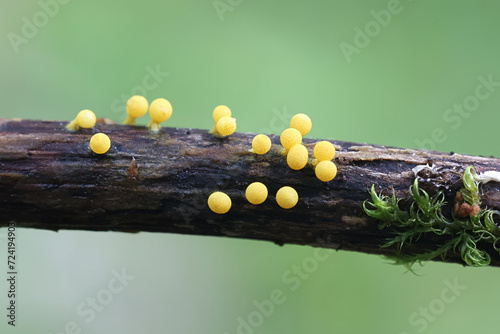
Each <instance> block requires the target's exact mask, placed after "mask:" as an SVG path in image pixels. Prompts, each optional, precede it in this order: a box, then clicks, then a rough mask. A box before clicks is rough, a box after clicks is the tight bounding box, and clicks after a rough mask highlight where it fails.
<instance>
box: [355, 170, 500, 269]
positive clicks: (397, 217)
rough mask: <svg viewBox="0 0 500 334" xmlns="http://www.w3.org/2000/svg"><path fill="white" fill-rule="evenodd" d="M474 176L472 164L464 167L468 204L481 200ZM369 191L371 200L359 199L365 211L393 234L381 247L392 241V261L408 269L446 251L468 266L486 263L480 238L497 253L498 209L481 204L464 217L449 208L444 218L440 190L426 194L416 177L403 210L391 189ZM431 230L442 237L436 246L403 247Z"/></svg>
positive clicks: (498, 233)
mask: <svg viewBox="0 0 500 334" xmlns="http://www.w3.org/2000/svg"><path fill="white" fill-rule="evenodd" d="M476 180H477V175H476V172H475V170H474V168H473V167H467V169H466V170H465V172H464V175H463V185H464V186H463V188H462V189H460V193H461V195H462V197H463V199H464V202H465V203H467V204H469V205H470V206H474V205H476V206H479V205H480V204H481V201H480V195H479V182H478V181H476ZM370 194H371V198H372V200H371V202H370V201H365V203H363V208H364V210H365V212H366V214H367V215H368V216H370V217H373V218H376V219H378V220H379V221H380V222H379V225H378V227H379V229H384V228H391V229H392V233H393V234H394V237H393V238H391V239H390V240H388V242H387V243H385V244H384V245H382V247H390V246H393V245H396V254H395V257H394V259H395V260H396V261H395V262H396V263H397V264H404V265H405V266H406V267H407V268H408V269H410V270H411V267H412V265H413V264H414V263H416V262H419V263H420V264H422V262H426V261H430V260H432V259H435V258H438V257H440V258H441V259H443V260H444V259H445V258H446V255H447V254H448V253H456V254H460V256H461V257H462V260H463V261H464V262H465V263H466V264H467V265H469V266H473V267H482V266H487V265H489V264H490V262H491V258H490V255H489V254H488V252H486V251H485V250H483V249H480V248H479V247H478V245H479V244H480V242H481V245H484V244H485V243H490V244H491V245H492V246H493V249H494V250H496V251H497V252H499V253H500V249H499V248H498V247H497V242H498V240H500V228H499V226H497V225H496V224H495V221H494V217H493V216H494V215H496V214H499V212H498V211H495V210H489V209H487V208H482V209H480V210H479V212H477V214H476V215H474V214H470V215H468V216H467V217H465V218H458V217H456V216H455V215H454V213H453V212H452V213H451V214H450V215H449V216H451V218H446V217H445V216H444V215H443V212H442V210H443V209H444V206H445V205H446V202H445V197H444V194H443V193H441V192H438V193H437V194H435V195H434V196H431V197H430V196H429V195H428V194H427V192H426V191H425V190H423V189H420V188H419V186H418V180H417V179H415V182H414V183H413V185H412V186H410V194H411V197H412V199H413V201H412V203H411V205H410V208H409V210H407V211H404V210H401V209H400V207H399V202H400V200H401V199H398V198H396V195H395V193H394V192H393V194H392V196H386V195H382V194H377V192H376V191H375V185H373V186H372V188H371V191H370ZM431 234H433V235H437V236H438V237H437V238H436V237H434V238H433V240H442V242H440V243H439V244H438V246H437V247H435V248H434V249H426V250H425V251H423V252H421V253H417V254H415V253H409V252H407V251H406V248H405V245H410V244H415V243H418V242H419V240H420V241H422V240H423V239H425V237H426V236H428V235H431ZM422 247H423V246H422Z"/></svg>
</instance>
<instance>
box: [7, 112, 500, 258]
mask: <svg viewBox="0 0 500 334" xmlns="http://www.w3.org/2000/svg"><path fill="white" fill-rule="evenodd" d="M66 124H67V123H66V122H48V121H31V120H6V119H0V226H6V225H7V224H8V222H9V221H11V220H14V221H16V222H17V224H18V226H19V227H27V228H38V229H49V230H55V231H57V230H60V229H71V230H92V231H122V232H139V231H149V232H169V233H181V234H196V235H207V236H225V237H234V238H246V239H256V240H268V241H272V242H274V243H276V244H279V245H283V244H300V245H310V246H316V247H327V248H335V249H343V250H350V251H358V252H364V253H371V254H386V255H392V254H394V249H393V248H381V247H380V245H382V244H384V243H385V241H386V240H387V238H390V237H391V230H390V229H384V230H378V229H377V224H378V222H377V221H376V220H374V219H371V218H369V217H368V216H367V215H366V214H365V213H364V211H363V208H362V204H363V202H364V201H365V200H367V199H370V196H369V193H368V191H369V189H370V188H371V186H372V184H375V185H376V189H377V191H381V190H384V192H385V193H386V194H391V192H392V190H394V191H396V195H397V197H402V198H403V201H402V205H403V206H404V205H405V203H406V202H407V201H409V199H410V194H409V191H408V188H409V186H410V185H411V184H412V183H413V181H414V179H415V174H414V172H413V171H412V169H413V168H414V167H416V166H418V165H425V164H429V165H434V166H435V168H434V169H433V170H429V169H424V170H421V171H420V172H419V173H418V178H419V182H420V187H421V188H422V189H424V190H426V191H427V192H428V193H429V194H430V195H432V194H435V193H436V192H437V191H439V190H442V191H443V192H444V194H445V196H446V199H447V202H448V203H449V204H448V206H447V207H446V210H445V212H444V213H445V215H448V216H451V212H452V206H453V198H454V196H455V193H456V191H458V190H459V189H460V187H461V186H462V182H461V175H462V174H463V171H464V170H465V168H466V167H467V166H469V165H473V166H474V167H475V168H476V170H477V171H478V172H483V171H486V170H500V160H498V159H496V158H486V157H477V156H466V155H461V154H456V153H440V152H431V151H424V150H412V149H401V148H394V147H385V146H377V145H367V144H359V143H351V142H342V141H332V142H333V143H334V145H335V146H336V148H337V154H336V157H335V163H336V165H337V166H338V174H337V177H336V178H335V179H334V180H333V181H331V182H328V183H324V182H321V181H319V180H318V179H317V178H316V177H315V174H314V169H313V168H312V167H311V166H307V167H306V168H305V169H303V170H300V171H294V170H291V169H290V168H289V167H288V166H287V164H286V157H285V156H284V155H283V154H282V151H281V150H282V148H281V146H280V144H279V136H274V135H271V136H270V138H271V140H272V143H273V146H272V148H271V151H270V152H269V153H267V154H265V155H256V154H253V153H251V152H249V149H250V148H251V141H252V139H253V137H254V136H255V134H252V133H235V134H234V135H232V136H230V137H227V138H223V139H219V138H215V137H213V136H212V135H210V134H208V131H207V130H198V129H186V128H162V129H161V130H160V132H159V133H152V132H150V131H149V129H147V128H145V127H140V126H124V125H118V124H104V123H98V124H97V125H96V127H95V128H94V129H81V130H79V131H75V132H69V131H67V130H66V129H65V125H66ZM97 132H104V133H106V134H108V135H109V137H110V139H111V141H112V146H111V149H110V151H109V152H107V153H106V154H104V155H96V154H94V153H92V152H91V151H90V148H89V145H88V142H89V140H90V137H91V136H92V134H94V133H97ZM317 141H318V140H317V139H309V138H304V145H305V146H306V147H307V148H308V150H309V152H310V156H311V157H312V150H313V147H314V144H315V143H316V142H317ZM255 181H259V182H262V183H264V184H265V185H266V186H267V187H268V189H269V198H268V199H267V201H266V202H265V203H264V204H262V205H259V206H255V205H251V204H250V203H248V202H247V201H246V199H245V189H246V187H247V185H248V184H250V183H251V182H255ZM285 185H288V186H292V187H294V188H295V189H296V190H297V192H298V193H299V197H300V199H299V203H298V204H297V206H296V207H295V208H293V209H290V210H284V209H281V208H280V207H279V206H278V205H277V204H276V201H275V197H274V196H275V194H276V192H277V190H278V189H279V188H280V187H282V186H285ZM481 189H482V197H481V199H482V202H483V203H482V205H483V206H487V207H489V208H491V209H497V210H500V184H498V183H493V182H491V183H488V184H486V185H484V186H482V187H481ZM217 190H220V191H223V192H225V193H227V194H228V195H229V196H230V197H231V199H232V202H233V206H232V208H231V210H230V211H229V213H227V214H225V215H218V214H215V213H213V212H211V211H210V210H209V208H208V206H207V204H206V202H207V198H208V195H209V194H210V193H212V192H213V191H217ZM427 237H428V239H425V240H421V241H420V242H419V244H418V247H419V248H415V247H417V246H412V247H414V248H413V249H412V247H408V248H407V250H408V251H415V252H422V251H423V250H424V248H425V247H428V248H434V247H435V245H436V244H437V243H439V239H437V237H436V236H427ZM484 248H485V250H487V251H488V252H489V253H490V255H491V256H492V263H491V265H493V266H500V256H499V255H498V253H497V252H494V251H492V250H491V249H489V248H488V246H487V245H485V247H484ZM446 261H447V262H459V263H462V261H461V259H460V257H459V256H456V255H454V254H450V256H449V257H448V258H447V259H446Z"/></svg>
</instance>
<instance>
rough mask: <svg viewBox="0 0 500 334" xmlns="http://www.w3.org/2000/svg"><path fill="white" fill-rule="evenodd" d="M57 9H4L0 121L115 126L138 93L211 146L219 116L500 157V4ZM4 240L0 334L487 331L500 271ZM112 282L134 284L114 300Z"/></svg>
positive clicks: (32, 234)
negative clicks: (13, 317)
mask: <svg viewBox="0 0 500 334" xmlns="http://www.w3.org/2000/svg"><path fill="white" fill-rule="evenodd" d="M62 2H63V1H62V0H61V2H57V1H56V0H41V1H40V2H39V1H35V0H30V1H22V2H5V1H4V2H2V3H1V4H0V35H1V36H3V38H1V39H0V57H1V60H2V61H1V62H0V78H1V79H0V100H1V105H2V108H1V111H0V117H7V118H14V117H19V118H34V119H47V120H70V119H71V118H73V117H74V115H75V114H76V113H77V112H78V111H80V110H81V109H84V108H89V109H92V110H94V111H95V112H96V114H97V115H98V116H100V117H108V118H111V119H114V120H117V121H122V120H123V119H124V117H125V108H124V105H125V101H126V99H127V98H128V97H130V96H131V95H132V94H143V95H145V96H146V97H147V98H148V99H149V100H150V101H151V100H152V99H154V98H157V97H165V98H167V99H169V100H170V101H171V102H172V105H173V107H174V114H173V116H172V118H171V119H170V120H169V121H168V125H169V126H176V127H192V128H204V129H209V128H210V127H211V126H212V119H211V111H212V109H213V108H214V107H215V106H216V105H218V104H226V105H228V106H230V107H231V109H232V110H233V114H234V115H235V117H237V119H238V130H239V131H248V132H261V131H262V132H273V133H279V132H281V130H283V129H284V128H285V127H287V122H288V120H289V118H290V117H291V115H293V114H294V113H298V112H305V113H308V114H309V115H310V117H311V118H312V120H313V130H312V131H311V133H310V134H309V135H308V136H309V137H311V138H332V139H337V140H345V141H355V142H369V143H375V144H382V145H391V146H400V147H411V148H432V149H436V150H440V151H455V152H459V153H468V154H475V155H488V156H489V155H493V156H500V147H499V145H498V144H497V143H498V140H497V138H498V124H499V121H500V113H499V110H498V105H499V103H500V91H497V89H498V88H499V87H498V84H497V83H496V82H497V80H499V81H500V68H499V59H500V44H499V40H498V31H500V20H498V16H499V10H500V3H499V2H497V1H474V2H472V1H452V0H448V1H439V2H432V1H417V0H414V1H411V0H406V1H403V0H402V1H401V2H397V1H385V0H384V1H370V2H366V3H364V2H354V1H328V2H327V1H312V2H308V1H297V0H287V1H262V0H261V1H240V0H220V1H213V0H204V1H201V0H198V1H194V0H183V1H95V0H88V1H76V0H74V1H69V2H68V3H62ZM484 80H486V81H488V80H489V81H490V82H491V81H492V82H493V83H490V84H489V85H485V84H484V83H483V82H484ZM478 87H479V88H478ZM478 92H480V93H481V94H480V95H477V94H478ZM486 95H487V96H486ZM454 105H458V107H455V109H453V106H454ZM460 105H464V107H463V108H462V109H461V110H462V111H460V109H457V108H460V107H459V106H460ZM450 108H451V109H450ZM464 108H465V109H464ZM146 122H147V119H144V120H142V124H144V123H146ZM18 232H19V236H18V241H19V246H18V247H19V248H18V251H19V266H20V267H19V273H20V276H19V277H20V279H19V287H18V290H19V298H18V303H19V309H18V310H19V313H18V326H17V327H16V328H15V329H12V328H10V327H9V326H7V324H6V322H7V321H6V317H5V315H4V313H6V311H2V316H1V317H0V319H3V320H2V321H1V324H0V331H1V332H2V333H3V332H4V331H6V330H8V331H12V332H18V333H34V332H37V333H53V334H55V333H142V332H150V333H160V332H161V333H221V334H224V333H230V334H233V333H305V332H314V333H367V332H368V333H395V334H403V333H421V332H425V333H450V332H454V333H470V332H473V331H475V332H477V331H480V332H482V333H496V332H498V324H497V321H496V320H497V312H498V310H497V309H496V305H497V302H498V298H499V297H500V289H499V288H498V278H499V275H500V271H499V269H494V268H482V269H472V268H463V267H461V266H459V265H451V264H439V263H430V264H427V265H426V266H425V267H423V268H420V269H419V270H418V273H419V275H420V276H415V275H413V274H411V273H405V269H404V268H402V267H398V266H392V265H390V264H388V263H387V262H386V261H385V260H384V259H382V258H380V257H378V256H369V255H364V254H356V253H350V252H343V251H340V252H335V253H333V254H332V255H331V256H329V257H328V259H327V260H325V261H319V262H318V266H317V269H316V268H315V269H314V270H311V272H310V273H308V274H307V276H306V275H305V274H302V275H299V274H296V273H294V272H293V268H294V266H299V267H302V266H303V265H306V264H307V263H309V264H310V263H311V261H313V260H311V259H313V258H314V254H315V253H314V249H313V248H310V247H299V246H290V245H287V246H284V247H278V246H276V245H274V244H271V243H267V242H257V241H247V240H232V239H226V238H212V237H197V236H182V235H170V234H150V233H139V234H136V235H131V234H124V233H89V232H78V231H76V232H68V231H62V232H59V233H54V232H48V231H36V230H25V229H23V230H20V231H18ZM2 237H3V239H2ZM4 237H5V229H3V230H0V242H2V245H0V247H1V249H2V250H1V252H0V254H2V255H0V256H2V257H6V250H5V248H6V246H5V238H4ZM1 262H2V263H3V260H2V261H1ZM313 262H314V261H313ZM1 267H2V268H4V266H3V265H2V266H1ZM122 268H125V271H126V273H127V275H131V276H134V277H135V278H134V279H131V278H130V277H129V280H128V281H126V282H125V283H124V284H126V286H125V285H124V286H122V289H121V291H120V292H117V293H115V292H113V293H110V292H109V291H110V289H111V288H110V286H109V284H110V282H115V281H114V280H113V277H115V276H114V275H115V274H116V272H121V271H122ZM2 271H3V269H2ZM5 271H6V270H5ZM290 279H294V284H291V283H290V281H289V280H290ZM1 281H2V283H1V284H0V289H1V290H0V296H1V297H0V305H3V306H2V309H4V310H5V308H4V306H6V301H7V298H6V291H7V286H6V282H5V280H3V279H2V280H1ZM115 283H116V282H115ZM113 284H114V283H113ZM457 285H458V287H457ZM450 286H452V287H453V286H454V287H453V288H450ZM115 288H116V287H115ZM294 288H296V289H294ZM115 290H116V289H115ZM113 291H114V290H113ZM273 291H274V293H279V292H280V291H281V293H282V294H283V297H282V298H281V299H280V300H281V301H282V303H280V304H275V305H274V306H273V309H272V310H271V308H270V307H269V305H268V304H266V302H263V301H264V300H267V299H269V298H270V296H271V295H272V294H273ZM93 299H95V300H97V305H96V306H95V308H94V309H92V307H91V304H92V300H93ZM256 305H260V306H256ZM262 305H264V306H266V305H267V306H268V309H267V311H266V310H264V311H262V310H261V311H258V310H259V307H262ZM90 310H95V311H90ZM271 311H272V312H271ZM92 312H94V315H93V316H92ZM264 313H265V314H264Z"/></svg>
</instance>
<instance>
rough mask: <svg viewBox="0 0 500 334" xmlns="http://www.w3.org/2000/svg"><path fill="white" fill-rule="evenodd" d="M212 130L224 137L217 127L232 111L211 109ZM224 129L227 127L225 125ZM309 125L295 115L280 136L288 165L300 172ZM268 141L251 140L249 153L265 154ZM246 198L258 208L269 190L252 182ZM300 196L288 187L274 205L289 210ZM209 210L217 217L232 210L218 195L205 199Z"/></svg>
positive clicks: (263, 138) (304, 161)
mask: <svg viewBox="0 0 500 334" xmlns="http://www.w3.org/2000/svg"><path fill="white" fill-rule="evenodd" d="M213 116H214V121H215V126H214V128H213V129H212V131H211V133H213V134H214V135H216V136H221V135H224V133H223V132H222V131H221V130H222V129H220V128H222V126H221V125H219V124H220V122H221V120H223V119H224V118H226V119H231V110H229V108H228V107H226V106H218V107H216V108H215V109H214V113H213ZM224 127H226V125H224ZM311 128H312V122H311V119H310V118H309V116H307V115H306V114H297V115H295V116H293V117H292V119H291V121H290V128H288V129H286V130H284V131H283V132H282V134H281V136H280V142H281V145H282V146H283V147H284V148H285V152H286V153H287V163H288V166H290V167H291V168H292V169H295V170H300V169H302V168H304V167H305V166H306V165H307V162H308V161H309V154H308V152H307V148H306V147H305V146H304V145H302V136H304V135H306V134H308V133H309V132H310V131H311ZM231 130H232V131H231V132H230V133H229V134H232V133H233V132H234V131H235V130H236V122H235V123H234V129H233V128H231ZM271 146H272V142H271V139H270V138H269V137H268V136H267V135H265V134H258V135H256V136H255V137H254V138H253V140H252V149H251V150H250V152H252V153H255V154H259V155H260V154H266V153H267V152H269V150H270V149H271ZM245 197H246V199H247V200H248V202H250V203H251V204H254V205H259V204H262V203H264V202H265V201H266V199H267V197H268V190H267V187H266V185H265V184H263V183H261V182H253V183H251V184H250V185H248V187H247V188H246V191H245ZM298 201H299V194H298V193H297V191H296V190H295V189H293V188H292V187H289V186H284V187H282V188H280V189H279V190H278V192H277V193H276V202H277V203H278V205H279V206H280V207H282V208H283V209H291V208H293V207H295V206H296V205H297V203H298ZM208 206H209V207H210V209H211V210H212V211H213V212H215V213H219V214H223V213H226V212H228V211H229V209H230V208H231V199H230V198H229V196H227V195H226V194H224V193H222V192H220V191H217V192H214V193H213V194H212V195H210V197H209V198H208Z"/></svg>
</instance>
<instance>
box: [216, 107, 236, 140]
mask: <svg viewBox="0 0 500 334" xmlns="http://www.w3.org/2000/svg"><path fill="white" fill-rule="evenodd" d="M213 117H214V123H215V124H214V127H213V129H212V130H211V131H210V133H211V134H213V135H214V136H215V137H219V138H222V137H227V136H230V135H232V134H233V133H234V132H235V131H236V118H233V117H231V109H229V108H228V107H227V106H224V105H220V106H217V107H215V109H214V111H213Z"/></svg>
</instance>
